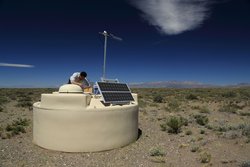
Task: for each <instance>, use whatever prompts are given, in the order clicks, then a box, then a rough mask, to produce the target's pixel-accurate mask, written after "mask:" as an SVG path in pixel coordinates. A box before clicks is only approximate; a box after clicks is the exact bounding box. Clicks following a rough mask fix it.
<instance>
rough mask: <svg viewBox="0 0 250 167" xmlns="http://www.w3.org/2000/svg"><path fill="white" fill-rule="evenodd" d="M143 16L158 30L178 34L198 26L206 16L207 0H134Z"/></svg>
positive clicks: (207, 10) (133, 2)
mask: <svg viewBox="0 0 250 167" xmlns="http://www.w3.org/2000/svg"><path fill="white" fill-rule="evenodd" d="M131 2H132V4H134V5H135V6H136V7H137V8H138V9H140V10H141V11H142V12H143V15H142V16H143V17H144V18H145V19H146V20H147V21H148V22H149V23H150V24H151V25H153V26H155V27H156V28H157V29H158V30H159V31H160V32H162V33H164V34H168V35H174V34H180V33H182V32H184V31H188V30H192V29H195V28H197V27H199V26H200V25H201V24H202V22H203V21H204V20H205V19H206V18H207V17H208V12H209V2H208V0H134V1H132V0H131ZM210 2H211V0H210Z"/></svg>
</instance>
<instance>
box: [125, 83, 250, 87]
mask: <svg viewBox="0 0 250 167" xmlns="http://www.w3.org/2000/svg"><path fill="white" fill-rule="evenodd" d="M129 86H130V87H131V88H215V87H248V86H250V83H239V84H236V85H224V86H221V85H212V84H204V83H200V82H193V81H159V82H142V83H130V84H129Z"/></svg>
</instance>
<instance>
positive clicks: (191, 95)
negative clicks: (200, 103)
mask: <svg viewBox="0 0 250 167" xmlns="http://www.w3.org/2000/svg"><path fill="white" fill-rule="evenodd" d="M186 99H187V100H198V97H197V96H196V95H194V94H189V95H187V96H186Z"/></svg>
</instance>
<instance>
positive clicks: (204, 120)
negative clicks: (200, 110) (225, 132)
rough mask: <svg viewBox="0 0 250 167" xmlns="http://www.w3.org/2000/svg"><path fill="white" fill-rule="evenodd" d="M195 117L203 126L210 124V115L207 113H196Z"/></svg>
mask: <svg viewBox="0 0 250 167" xmlns="http://www.w3.org/2000/svg"><path fill="white" fill-rule="evenodd" d="M194 118H195V119H196V122H197V123H198V124H199V125H201V126H205V125H207V124H208V117H207V116H206V115H195V116H194Z"/></svg>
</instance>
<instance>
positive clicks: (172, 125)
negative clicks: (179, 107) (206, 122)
mask: <svg viewBox="0 0 250 167" xmlns="http://www.w3.org/2000/svg"><path fill="white" fill-rule="evenodd" d="M187 124H188V121H187V119H185V118H183V117H176V116H172V117H170V118H169V119H168V120H166V121H165V122H164V123H163V124H161V125H160V126H161V129H162V130H163V131H166V130H167V129H168V132H169V133H174V134H178V133H180V132H181V127H182V126H183V125H187Z"/></svg>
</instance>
